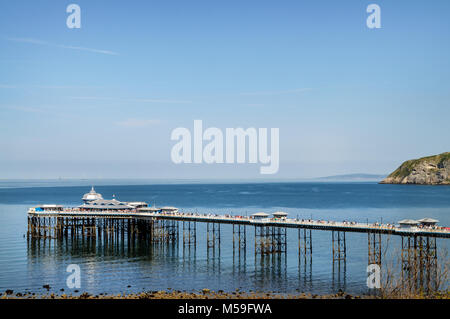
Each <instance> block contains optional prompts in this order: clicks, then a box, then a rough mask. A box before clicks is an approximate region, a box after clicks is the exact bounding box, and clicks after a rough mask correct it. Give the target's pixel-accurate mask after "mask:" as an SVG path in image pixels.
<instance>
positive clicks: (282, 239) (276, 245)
mask: <svg viewBox="0 0 450 319" xmlns="http://www.w3.org/2000/svg"><path fill="white" fill-rule="evenodd" d="M272 243H273V247H272V252H274V253H286V249H287V229H286V227H281V226H273V231H272Z"/></svg>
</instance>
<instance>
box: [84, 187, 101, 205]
mask: <svg viewBox="0 0 450 319" xmlns="http://www.w3.org/2000/svg"><path fill="white" fill-rule="evenodd" d="M97 199H103V196H102V195H101V194H99V193H97V192H96V191H95V189H94V186H92V188H91V191H90V192H89V193H86V194H84V195H83V200H84V201H93V200H97Z"/></svg>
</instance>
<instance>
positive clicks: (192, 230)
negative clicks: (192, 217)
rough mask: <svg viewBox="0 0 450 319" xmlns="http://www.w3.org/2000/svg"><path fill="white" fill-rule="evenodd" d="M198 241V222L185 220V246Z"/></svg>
mask: <svg viewBox="0 0 450 319" xmlns="http://www.w3.org/2000/svg"><path fill="white" fill-rule="evenodd" d="M196 243H197V224H196V222H195V221H183V246H190V245H195V244H196Z"/></svg>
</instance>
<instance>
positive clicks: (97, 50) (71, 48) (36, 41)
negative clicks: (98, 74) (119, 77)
mask: <svg viewBox="0 0 450 319" xmlns="http://www.w3.org/2000/svg"><path fill="white" fill-rule="evenodd" d="M6 40H8V41H11V42H19V43H29V44H36V45H46V46H50V47H55V48H62V49H69V50H78V51H87V52H92V53H100V54H107V55H119V53H117V52H114V51H109V50H101V49H94V48H87V47H80V46H73V45H64V44H55V43H50V42H46V41H41V40H38V39H32V38H6Z"/></svg>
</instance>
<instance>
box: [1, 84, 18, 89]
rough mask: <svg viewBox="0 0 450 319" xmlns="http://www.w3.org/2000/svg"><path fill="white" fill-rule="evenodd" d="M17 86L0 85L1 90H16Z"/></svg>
mask: <svg viewBox="0 0 450 319" xmlns="http://www.w3.org/2000/svg"><path fill="white" fill-rule="evenodd" d="M15 88H17V86H15V85H9V84H0V89H15Z"/></svg>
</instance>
